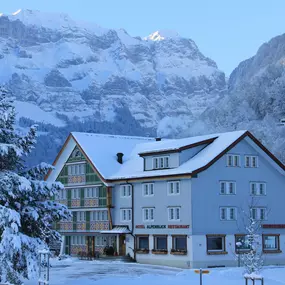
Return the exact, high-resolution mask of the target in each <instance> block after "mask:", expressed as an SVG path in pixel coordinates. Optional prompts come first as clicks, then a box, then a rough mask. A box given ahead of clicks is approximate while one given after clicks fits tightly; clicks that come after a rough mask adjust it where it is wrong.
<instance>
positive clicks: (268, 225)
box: [262, 224, 285, 229]
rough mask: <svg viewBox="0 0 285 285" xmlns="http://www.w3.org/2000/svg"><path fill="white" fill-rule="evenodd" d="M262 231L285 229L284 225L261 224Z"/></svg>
mask: <svg viewBox="0 0 285 285" xmlns="http://www.w3.org/2000/svg"><path fill="white" fill-rule="evenodd" d="M262 228H264V229H285V224H263V225H262Z"/></svg>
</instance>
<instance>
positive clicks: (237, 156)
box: [226, 153, 241, 167]
mask: <svg viewBox="0 0 285 285" xmlns="http://www.w3.org/2000/svg"><path fill="white" fill-rule="evenodd" d="M229 158H231V165H230V164H229ZM235 158H238V164H237V165H235ZM226 165H227V167H240V165H241V163H240V154H232V153H228V154H227V155H226Z"/></svg>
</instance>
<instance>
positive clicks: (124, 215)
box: [121, 209, 132, 222]
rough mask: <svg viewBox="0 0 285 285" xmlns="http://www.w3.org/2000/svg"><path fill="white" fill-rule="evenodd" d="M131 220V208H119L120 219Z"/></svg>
mask: <svg viewBox="0 0 285 285" xmlns="http://www.w3.org/2000/svg"><path fill="white" fill-rule="evenodd" d="M131 220H132V210H131V209H121V221H122V222H130V221H131Z"/></svg>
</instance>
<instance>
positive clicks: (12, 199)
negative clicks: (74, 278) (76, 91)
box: [0, 88, 70, 285]
mask: <svg viewBox="0 0 285 285" xmlns="http://www.w3.org/2000/svg"><path fill="white" fill-rule="evenodd" d="M35 142H36V127H35V126H33V127H31V128H30V130H29V131H28V133H27V134H26V135H22V134H20V133H19V132H18V131H16V130H15V109H14V106H13V101H12V100H10V99H9V98H8V94H7V91H5V90H3V88H0V278H1V282H10V283H12V284H17V285H18V284H22V281H23V278H28V279H29V278H32V277H34V276H35V273H37V272H38V251H39V249H43V248H47V241H48V240H50V241H51V240H59V239H60V235H59V234H58V233H57V232H56V231H55V230H53V228H52V226H53V223H54V222H57V221H59V220H65V219H68V218H69V216H70V212H69V211H68V209H67V208H66V206H64V205H61V204H59V203H56V202H54V201H53V199H52V198H53V197H54V196H55V195H57V193H58V191H59V189H62V188H63V185H62V184H61V183H57V182H55V183H50V182H46V181H44V177H45V175H46V174H47V172H48V171H49V170H50V169H51V167H52V166H50V165H47V164H45V163H42V164H40V165H39V166H37V167H34V168H32V169H30V170H28V171H26V170H25V168H24V166H23V159H24V157H25V156H27V155H29V153H30V152H31V150H32V149H33V146H34V144H35Z"/></svg>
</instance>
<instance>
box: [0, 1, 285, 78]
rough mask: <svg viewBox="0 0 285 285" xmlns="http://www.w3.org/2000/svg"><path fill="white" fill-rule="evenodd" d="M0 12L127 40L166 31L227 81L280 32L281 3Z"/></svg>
mask: <svg viewBox="0 0 285 285" xmlns="http://www.w3.org/2000/svg"><path fill="white" fill-rule="evenodd" d="M1 2H2V3H1V4H0V12H4V13H9V12H14V11H16V10H18V9H19V8H28V9H38V10H42V11H48V12H65V13H68V14H69V15H70V16H71V17H72V18H75V19H80V20H81V19H83V20H87V21H93V22H96V23H97V24H99V25H100V26H102V27H106V28H124V29H125V30H126V31H127V32H128V33H129V34H130V35H132V36H146V35H148V34H150V33H151V32H154V31H156V30H159V29H171V30H175V31H177V32H178V33H179V34H180V35H182V36H184V37H190V38H192V39H193V40H194V41H195V42H196V44H197V45H198V46H199V48H200V50H201V51H202V52H203V53H204V54H205V55H206V56H208V57H210V58H212V59H213V60H215V61H216V62H217V64H218V66H219V68H220V69H221V70H223V71H225V72H226V74H227V75H229V73H230V72H231V71H232V70H233V68H235V67H236V66H237V64H238V63H239V62H240V61H242V60H244V59H246V58H248V57H250V56H252V55H254V54H255V53H256V51H257V49H258V47H259V46H260V45H261V44H262V43H264V42H266V41H268V40H269V39H271V38H272V37H274V36H277V35H279V34H282V33H284V32H285V0H273V1H272V0H271V1H270V0H195V1H194V0H100V1H99V0H10V1H1Z"/></svg>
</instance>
